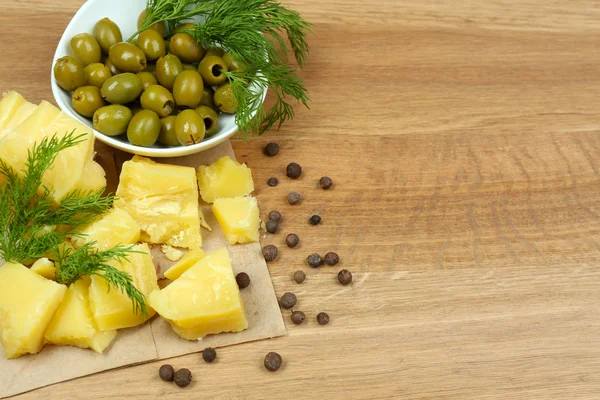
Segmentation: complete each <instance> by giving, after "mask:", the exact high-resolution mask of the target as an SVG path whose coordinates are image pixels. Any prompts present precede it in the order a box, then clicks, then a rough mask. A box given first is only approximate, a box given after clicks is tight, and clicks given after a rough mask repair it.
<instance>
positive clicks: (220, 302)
mask: <svg viewBox="0 0 600 400" xmlns="http://www.w3.org/2000/svg"><path fill="white" fill-rule="evenodd" d="M148 303H149V304H150V306H151V307H152V308H154V309H155V310H156V312H158V313H159V314H160V315H161V316H162V317H163V318H165V319H166V320H167V321H168V322H169V323H170V324H171V326H172V327H173V330H174V331H175V333H177V334H178V335H179V336H180V337H181V338H183V339H187V340H196V339H199V338H202V337H204V336H206V335H209V334H215V333H221V332H239V331H242V330H244V329H247V328H248V321H247V319H246V312H245V310H244V304H243V302H242V299H241V297H240V291H239V288H238V285H237V283H236V281H235V275H234V274H233V269H232V267H231V262H230V260H229V254H228V253H227V250H226V249H221V250H218V251H215V252H213V253H211V254H209V255H207V256H206V257H204V258H202V259H201V260H200V261H198V262H197V263H196V264H194V265H193V266H192V267H191V268H190V269H188V270H187V271H185V272H184V273H183V274H182V275H181V276H180V277H179V278H178V279H177V280H175V281H174V282H173V283H171V284H170V285H169V286H167V287H166V288H164V289H162V290H154V291H153V292H152V293H151V294H150V296H149V297H148Z"/></svg>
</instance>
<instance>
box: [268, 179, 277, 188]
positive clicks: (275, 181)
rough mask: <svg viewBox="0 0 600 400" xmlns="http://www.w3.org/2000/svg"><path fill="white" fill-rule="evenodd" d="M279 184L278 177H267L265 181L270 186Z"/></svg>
mask: <svg viewBox="0 0 600 400" xmlns="http://www.w3.org/2000/svg"><path fill="white" fill-rule="evenodd" d="M278 184H279V179H277V178H275V177H273V178H269V180H268V181H267V185H269V186H271V187H275V186H277V185H278Z"/></svg>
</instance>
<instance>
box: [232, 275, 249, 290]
mask: <svg viewBox="0 0 600 400" xmlns="http://www.w3.org/2000/svg"><path fill="white" fill-rule="evenodd" d="M235 281H236V282H237V284H238V287H239V288H240V289H245V288H247V287H248V286H250V277H249V276H248V274H247V273H245V272H240V273H239V274H237V275H236V276H235Z"/></svg>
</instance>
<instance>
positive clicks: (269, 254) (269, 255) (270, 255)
mask: <svg viewBox="0 0 600 400" xmlns="http://www.w3.org/2000/svg"><path fill="white" fill-rule="evenodd" d="M262 253H263V256H264V257H265V260H266V261H273V260H274V259H276V258H277V247H276V246H275V245H273V244H268V245H266V246H265V247H263V248H262Z"/></svg>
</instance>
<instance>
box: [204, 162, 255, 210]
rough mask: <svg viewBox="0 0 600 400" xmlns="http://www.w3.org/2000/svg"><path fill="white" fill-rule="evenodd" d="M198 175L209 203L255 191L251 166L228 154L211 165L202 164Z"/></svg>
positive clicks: (206, 200) (205, 199) (205, 198)
mask: <svg viewBox="0 0 600 400" xmlns="http://www.w3.org/2000/svg"><path fill="white" fill-rule="evenodd" d="M197 176H198V187H199V188H200V194H201V195H202V200H204V201H205V202H207V203H212V202H213V201H215V200H216V199H219V198H223V197H238V196H245V195H247V194H250V193H252V191H254V182H253V181H252V171H250V168H248V167H247V166H246V164H240V163H238V162H237V161H235V160H232V159H231V158H229V157H228V156H225V157H221V158H219V159H218V160H217V161H215V162H214V163H212V164H210V165H209V166H205V165H202V166H200V167H199V168H198V173H197Z"/></svg>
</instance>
